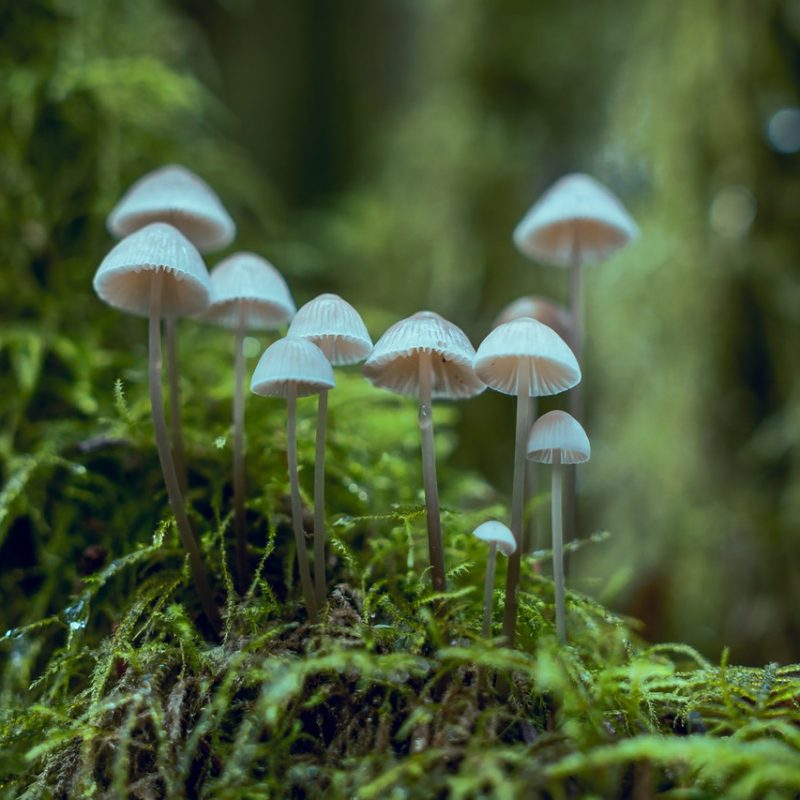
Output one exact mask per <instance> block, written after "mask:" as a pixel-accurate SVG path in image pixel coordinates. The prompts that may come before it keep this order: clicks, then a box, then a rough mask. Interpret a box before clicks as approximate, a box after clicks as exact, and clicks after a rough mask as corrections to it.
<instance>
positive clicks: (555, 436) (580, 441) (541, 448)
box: [527, 411, 592, 642]
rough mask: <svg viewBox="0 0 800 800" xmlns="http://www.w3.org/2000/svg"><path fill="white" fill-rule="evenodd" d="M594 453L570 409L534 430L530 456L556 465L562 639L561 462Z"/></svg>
mask: <svg viewBox="0 0 800 800" xmlns="http://www.w3.org/2000/svg"><path fill="white" fill-rule="evenodd" d="M591 454H592V450H591V447H590V445H589V438H588V437H587V436H586V431H584V429H583V428H582V427H581V424H580V423H579V422H578V421H577V420H576V419H575V418H574V417H573V416H571V415H570V414H567V413H566V411H549V412H548V413H547V414H544V415H543V416H541V417H540V418H539V419H538V420H537V421H536V424H535V425H534V426H533V428H532V429H531V435H530V438H529V439H528V454H527V455H528V459H530V460H532V461H538V462H540V463H542V464H552V465H553V470H552V478H553V489H552V495H551V500H550V502H551V514H552V520H553V523H552V525H553V580H554V583H555V597H556V630H557V632H558V638H559V640H560V641H561V642H566V640H567V616H566V604H565V600H564V537H563V531H562V525H563V522H562V520H563V516H562V509H561V465H562V464H581V463H582V462H584V461H588V460H589V457H590V456H591Z"/></svg>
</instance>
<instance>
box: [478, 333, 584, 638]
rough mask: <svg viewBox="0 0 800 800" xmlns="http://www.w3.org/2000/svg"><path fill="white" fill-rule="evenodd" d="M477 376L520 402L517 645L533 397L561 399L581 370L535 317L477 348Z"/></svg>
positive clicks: (514, 560)
mask: <svg viewBox="0 0 800 800" xmlns="http://www.w3.org/2000/svg"><path fill="white" fill-rule="evenodd" d="M475 372H476V374H477V375H478V377H479V378H480V379H481V380H482V381H483V382H484V383H486V385H487V386H489V387H491V388H492V389H495V390H496V391H498V392H502V393H503V394H510V395H516V397H517V423H516V440H515V447H514V482H513V490H512V495H511V530H512V531H513V533H514V539H515V541H516V543H517V549H516V551H515V552H514V553H513V554H512V555H511V556H510V557H509V560H508V573H507V576H506V598H505V609H504V615H503V633H504V635H505V636H506V639H507V640H508V643H509V644H510V645H513V643H514V636H515V632H516V622H517V602H518V599H517V592H518V590H519V571H520V545H521V542H522V516H523V508H524V505H525V442H526V441H527V437H528V430H529V421H528V409H529V403H528V398H529V397H541V396H542V395H551V394H558V393H559V392H563V391H566V390H567V389H570V388H571V387H573V386H575V384H577V383H578V382H579V381H580V379H581V370H580V367H579V366H578V362H577V361H576V359H575V356H574V354H573V352H572V350H570V349H569V347H568V346H567V344H566V342H564V340H563V339H562V338H561V337H560V336H559V335H558V334H557V333H556V332H555V331H554V330H552V328H548V327H547V325H543V324H542V323H541V322H537V321H536V320H534V319H531V318H530V317H521V318H519V319H515V320H513V321H512V322H507V323H506V324H504V325H500V327H498V328H495V329H494V330H493V331H492V332H491V333H490V334H489V335H488V336H487V337H486V338H485V339H484V340H483V342H482V343H481V345H480V347H478V352H477V354H476V356H475Z"/></svg>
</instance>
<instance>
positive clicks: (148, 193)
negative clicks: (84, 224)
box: [106, 164, 236, 252]
mask: <svg viewBox="0 0 800 800" xmlns="http://www.w3.org/2000/svg"><path fill="white" fill-rule="evenodd" d="M151 222H169V223H170V225H174V226H175V227H176V228H178V230H180V231H181V233H183V234H184V236H186V238H187V239H189V240H190V241H191V242H192V243H193V244H194V246H195V247H196V248H197V249H198V250H200V251H201V252H208V251H209V250H219V249H220V248H222V247H225V246H226V245H228V244H230V243H231V242H232V241H233V237H234V236H235V235H236V224H235V223H234V221H233V220H232V219H231V217H230V214H228V212H227V211H226V210H225V208H224V207H223V205H222V203H221V202H220V199H219V197H217V195H216V193H215V192H214V190H213V189H212V188H211V187H210V186H209V185H208V184H207V183H206V182H205V181H204V180H203V179H202V178H200V177H198V176H197V175H195V174H194V173H193V172H191V171H190V170H188V169H186V167H181V166H179V165H177V164H168V165H167V166H165V167H161V168H160V169H157V170H154V171H153V172H148V173H147V175H144V176H142V177H141V178H139V180H138V181H136V183H134V184H133V185H132V186H131V187H130V189H128V191H127V192H125V194H124V195H123V196H122V199H121V200H120V201H119V202H118V203H117V205H116V206H114V208H113V209H112V210H111V213H110V214H109V215H108V218H107V219H106V227H107V228H108V230H109V232H110V233H111V234H112V235H114V236H116V237H117V238H120V237H122V236H127V235H128V234H130V233H133V232H134V231H137V230H139V228H142V227H144V226H145V225H148V224H150V223H151Z"/></svg>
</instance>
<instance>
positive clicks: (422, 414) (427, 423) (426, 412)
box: [419, 403, 433, 428]
mask: <svg viewBox="0 0 800 800" xmlns="http://www.w3.org/2000/svg"><path fill="white" fill-rule="evenodd" d="M431 425H433V415H432V414H431V407H430V406H429V405H427V404H426V403H422V404H421V405H420V407H419V426H420V428H430V427H431Z"/></svg>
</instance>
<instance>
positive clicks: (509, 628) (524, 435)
mask: <svg viewBox="0 0 800 800" xmlns="http://www.w3.org/2000/svg"><path fill="white" fill-rule="evenodd" d="M530 376H531V364H530V361H529V360H528V359H527V358H523V359H522V360H521V363H520V365H519V372H518V373H517V434H516V442H515V445H514V483H513V488H512V491H511V532H512V533H513V534H514V540H515V541H516V543H517V548H516V550H515V551H514V552H513V553H512V554H511V555H510V556H509V558H508V572H507V573H506V600H505V609H504V613H503V634H504V636H505V637H506V640H507V641H508V644H509V646H513V644H514V637H515V634H516V628H517V602H518V598H517V594H518V592H519V572H520V557H521V555H522V512H523V507H524V505H525V450H526V445H527V442H528V433H529V428H530V425H529V424H528V410H529V407H530V404H529V403H528V396H529V395H530Z"/></svg>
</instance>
